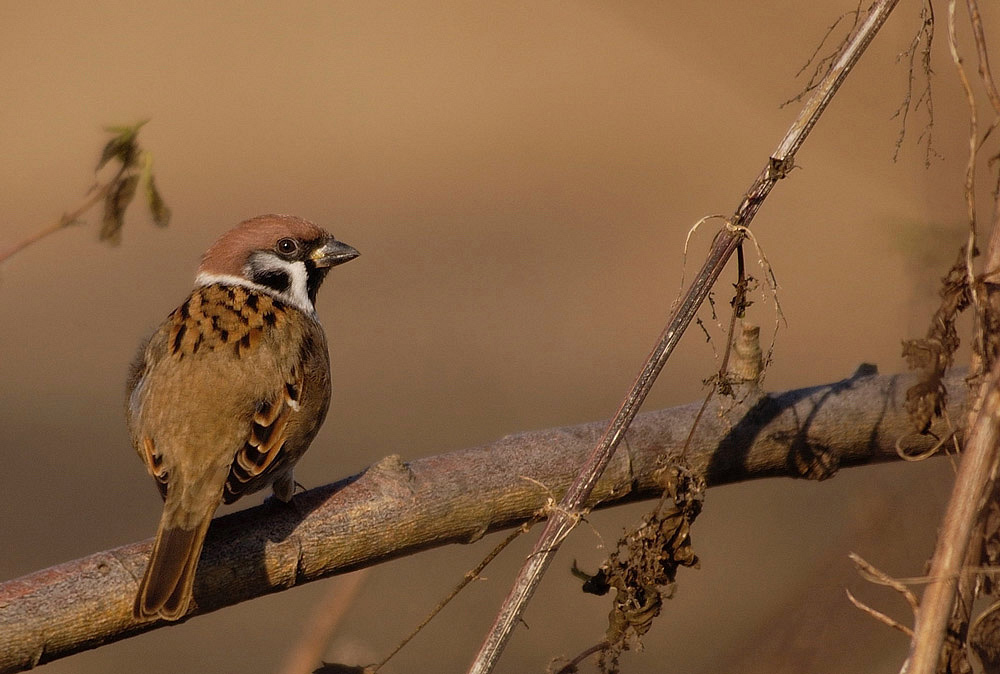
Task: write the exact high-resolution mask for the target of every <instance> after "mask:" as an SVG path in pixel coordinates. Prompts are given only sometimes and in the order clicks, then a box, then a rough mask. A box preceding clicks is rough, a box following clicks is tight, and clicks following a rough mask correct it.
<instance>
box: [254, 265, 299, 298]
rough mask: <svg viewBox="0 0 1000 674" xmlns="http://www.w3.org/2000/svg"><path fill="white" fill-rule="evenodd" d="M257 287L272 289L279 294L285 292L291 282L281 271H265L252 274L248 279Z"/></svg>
mask: <svg viewBox="0 0 1000 674" xmlns="http://www.w3.org/2000/svg"><path fill="white" fill-rule="evenodd" d="M250 280H251V281H253V282H254V283H257V284H258V285H262V286H265V287H268V288H272V289H274V290H275V291H277V292H279V293H283V292H286V291H287V290H288V289H289V287H291V285H292V280H291V279H290V278H289V277H288V274H286V273H285V272H283V271H280V270H278V269H265V270H261V271H257V272H254V274H253V276H252V277H251V279H250Z"/></svg>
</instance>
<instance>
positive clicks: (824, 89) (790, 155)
mask: <svg viewBox="0 0 1000 674" xmlns="http://www.w3.org/2000/svg"><path fill="white" fill-rule="evenodd" d="M897 1H898V0H879V1H878V2H876V3H875V4H873V5H872V7H871V9H870V10H869V12H868V15H867V16H866V17H865V20H864V21H863V22H862V23H861V25H860V26H859V27H858V29H857V31H856V32H855V33H854V35H852V36H851V38H850V39H849V40H848V42H847V43H846V44H845V46H844V49H843V51H842V52H841V54H840V56H839V57H838V58H837V61H836V63H834V65H833V66H832V67H831V68H830V71H829V72H828V73H827V74H826V76H825V77H824V78H823V79H822V81H821V82H820V83H819V85H818V86H817V87H816V89H815V91H814V92H813V93H812V95H811V96H810V97H809V100H808V101H806V103H805V105H804V106H803V108H802V110H801V112H800V113H799V115H798V117H796V119H795V121H794V122H793V123H792V126H791V128H789V130H788V131H787V133H786V134H785V137H784V138H783V139H782V140H781V142H780V143H779V145H778V148H777V150H775V152H774V154H772V155H771V156H770V157H769V158H768V162H767V165H766V166H765V167H764V169H763V171H761V173H760V175H758V176H757V179H756V180H755V181H754V183H753V185H751V187H750V189H749V190H747V192H746V194H745V195H744V197H743V200H742V201H741V202H740V205H739V207H738V208H737V209H736V212H735V214H734V215H733V217H732V218H731V219H730V222H731V223H732V225H731V226H727V227H726V228H725V229H723V230H722V231H720V232H719V234H718V235H716V237H715V241H714V242H713V244H712V248H711V250H710V251H709V254H708V257H707V259H706V261H705V263H704V264H703V265H702V268H701V272H700V273H699V274H698V277H697V278H696V279H695V280H694V282H693V283H692V284H691V286H690V287H689V288H688V290H687V293H686V295H685V296H684V298H683V300H682V301H681V302H680V304H679V305H678V306H677V307H676V309H675V310H674V312H673V314H672V316H671V317H670V320H669V322H668V323H667V326H666V328H664V330H663V332H662V333H661V334H660V337H659V339H658V340H657V342H656V346H654V348H653V351H652V353H650V355H649V357H648V358H647V359H646V363H645V365H643V368H642V370H641V371H640V372H639V375H638V376H637V377H636V380H635V382H634V383H633V384H632V387H631V389H629V392H628V394H627V395H626V396H625V399H624V400H623V401H622V404H621V406H620V407H619V408H618V411H617V412H616V413H615V416H614V418H613V419H612V420H611V422H610V423H609V425H608V427H607V430H606V431H605V432H604V435H603V436H602V437H601V439H600V441H599V442H598V443H597V445H596V446H595V447H594V449H593V450H592V451H591V453H590V455H589V456H588V457H587V461H586V462H585V463H584V465H583V467H582V468H581V470H580V472H579V474H578V475H577V478H576V479H575V480H574V482H573V484H572V485H570V487H569V489H568V490H567V491H566V494H565V495H564V496H563V499H562V502H561V503H560V504H559V509H558V510H555V511H554V512H553V516H552V517H550V518H549V520H548V521H547V522H546V525H545V529H544V530H543V531H542V534H541V536H540V537H539V539H538V542H537V543H536V545H535V548H534V550H533V551H532V553H531V554H530V555H529V556H528V559H527V560H526V561H525V563H524V566H522V567H521V571H520V573H519V574H518V577H517V579H516V580H515V581H514V585H513V587H512V589H511V591H510V593H509V594H508V596H507V598H506V600H505V601H504V603H503V606H502V607H501V608H500V611H499V613H498V614H497V617H496V620H495V621H494V623H493V626H492V627H491V629H490V631H489V633H488V634H487V636H486V638H485V640H484V641H483V644H482V646H481V647H480V650H479V653H478V654H477V655H476V658H475V660H474V661H473V663H472V665H471V667H470V668H469V672H470V674H487V673H488V672H491V671H493V668H494V667H495V665H496V663H497V661H498V660H499V658H500V654H501V653H502V652H503V649H504V647H505V646H506V644H507V641H508V640H509V638H510V634H511V631H512V630H513V629H514V625H516V624H517V623H518V621H519V620H520V617H521V614H522V613H523V611H524V608H525V607H526V606H527V603H528V600H529V599H530V598H531V596H532V595H533V594H534V592H535V588H536V587H537V586H538V583H539V582H540V580H541V577H542V575H543V574H544V572H545V569H546V568H547V567H548V565H549V564H550V563H551V561H552V558H553V556H554V555H555V552H556V550H558V548H559V545H560V543H561V542H562V541H563V540H564V539H565V538H566V536H567V535H568V534H569V532H570V531H571V530H572V528H573V526H574V524H575V522H576V519H575V518H574V517H573V516H572V515H573V513H576V512H578V511H579V509H580V507H581V506H582V505H583V503H584V502H585V500H586V499H587V497H588V496H589V494H590V492H591V490H592V489H593V487H594V485H595V484H596V483H597V480H598V478H599V477H600V475H601V473H602V472H603V471H604V468H605V467H606V466H607V464H608V462H609V461H610V460H611V457H612V455H613V454H614V451H615V448H616V447H617V446H618V443H619V442H620V441H621V439H622V437H623V436H624V434H625V431H626V430H627V429H628V427H629V424H630V423H631V422H632V419H633V418H634V417H635V415H636V412H638V410H639V407H640V406H641V405H642V402H643V401H644V400H645V398H646V395H647V394H648V393H649V390H650V388H651V387H652V385H653V382H654V381H655V380H656V377H657V375H659V373H660V370H661V369H662V368H663V365H664V364H665V363H666V361H667V358H668V357H669V356H670V354H671V353H672V352H673V350H674V347H676V345H677V343H678V342H679V341H680V337H681V335H682V334H683V333H684V331H685V330H686V329H687V326H688V325H689V324H690V322H691V320H692V319H693V318H694V315H695V313H696V312H697V310H698V307H700V306H701V303H702V302H703V301H704V299H705V297H706V296H707V295H708V293H709V291H710V290H711V288H712V286H713V285H714V283H715V281H716V279H717V278H718V277H719V275H720V274H721V273H722V269H723V268H724V267H725V265H726V262H727V261H728V260H729V258H730V256H731V255H732V254H733V252H735V251H736V249H737V247H738V246H739V245H740V243H741V242H742V240H743V238H744V236H745V231H746V227H747V226H749V224H750V222H751V221H752V220H753V217H754V216H755V215H756V214H757V211H758V209H759V208H760V206H761V204H762V203H763V202H764V199H765V198H766V197H767V195H768V194H770V192H771V189H772V188H773V187H774V185H775V184H776V183H777V182H778V180H780V179H781V178H783V177H785V175H787V173H788V171H790V170H791V168H792V167H793V166H794V161H795V153H796V152H797V151H798V149H799V147H801V145H802V143H803V142H805V139H806V137H807V136H808V135H809V132H810V131H811V130H812V128H813V126H815V124H816V122H817V121H818V120H819V118H820V116H821V115H822V114H823V111H824V110H825V109H826V106H827V105H828V104H829V103H830V101H831V100H832V98H833V96H834V94H835V93H836V92H837V90H838V89H839V87H840V85H841V84H842V83H843V81H844V79H845V78H846V77H847V75H848V73H850V72H851V70H852V68H853V67H854V65H855V64H856V63H857V61H858V59H859V58H860V57H861V55H862V54H863V53H864V52H865V49H867V47H868V45H869V44H870V43H871V41H872V39H874V37H875V35H876V34H877V33H878V30H879V28H881V27H882V25H883V23H884V22H885V20H886V19H887V18H888V17H889V14H890V13H891V12H892V10H893V8H894V7H895V6H896V3H897Z"/></svg>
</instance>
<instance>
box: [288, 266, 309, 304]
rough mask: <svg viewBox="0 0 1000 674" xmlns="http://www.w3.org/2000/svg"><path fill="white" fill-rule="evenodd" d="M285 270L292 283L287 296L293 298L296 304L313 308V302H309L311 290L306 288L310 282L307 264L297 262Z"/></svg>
mask: <svg viewBox="0 0 1000 674" xmlns="http://www.w3.org/2000/svg"><path fill="white" fill-rule="evenodd" d="M285 270H286V271H287V272H288V276H289V278H290V279H291V281H292V285H291V287H290V288H289V289H288V291H287V294H288V295H290V296H291V298H292V299H293V301H294V303H295V304H298V305H299V306H303V307H312V302H310V301H309V289H308V287H307V286H306V281H308V280H309V274H308V272H306V263H305V262H295V263H293V264H290V265H288V266H287V267H286V268H285Z"/></svg>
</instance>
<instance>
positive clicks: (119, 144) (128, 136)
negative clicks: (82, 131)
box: [96, 119, 149, 171]
mask: <svg viewBox="0 0 1000 674" xmlns="http://www.w3.org/2000/svg"><path fill="white" fill-rule="evenodd" d="M148 121H149V120H148V119H144V120H142V121H141V122H139V123H137V124H133V125H132V126H106V127H104V130H105V131H107V132H108V133H113V134H114V136H112V137H111V139H110V140H109V141H108V142H107V143H106V144H105V145H104V150H103V151H102V152H101V158H100V160H99V161H98V162H97V169H96V170H97V171H100V170H101V169H102V168H104V166H105V165H106V164H107V163H108V162H109V161H111V160H112V159H118V160H119V161H120V162H121V163H122V167H124V168H130V167H131V166H133V165H134V163H135V159H136V155H137V151H138V149H139V147H138V145H137V144H136V138H137V137H138V135H139V129H141V128H142V127H143V126H144V125H145V124H146V122H148Z"/></svg>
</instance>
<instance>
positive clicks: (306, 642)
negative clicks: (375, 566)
mask: <svg viewBox="0 0 1000 674" xmlns="http://www.w3.org/2000/svg"><path fill="white" fill-rule="evenodd" d="M370 572H371V569H359V570H358V571H355V572H354V573H350V574H347V575H346V576H338V577H337V578H334V579H332V580H331V581H329V583H330V586H329V588H327V591H326V594H324V595H323V597H322V599H320V601H319V602H317V604H316V606H315V607H314V608H313V612H312V615H311V617H310V619H309V620H308V622H307V623H306V625H305V628H304V629H303V630H302V633H301V634H300V635H299V638H298V641H297V642H296V643H295V645H294V646H293V647H292V648H291V650H290V651H289V653H288V656H287V657H286V658H285V664H284V665H283V666H282V668H281V670H280V672H281V674H310V672H312V671H313V670H315V669H316V667H318V666H319V664H320V662H321V661H322V659H323V654H324V653H325V652H326V648H327V645H328V644H329V643H330V637H331V636H332V635H333V633H334V632H335V631H336V630H337V627H338V626H339V625H340V621H341V620H343V619H344V616H345V615H347V611H348V609H350V608H351V606H353V605H354V600H355V599H356V598H357V596H358V592H359V591H360V590H361V586H362V585H363V584H364V582H365V578H366V577H367V576H368V574H369V573H370Z"/></svg>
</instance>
